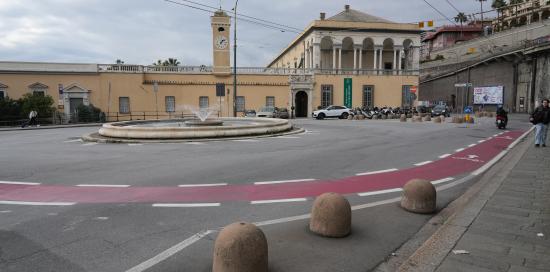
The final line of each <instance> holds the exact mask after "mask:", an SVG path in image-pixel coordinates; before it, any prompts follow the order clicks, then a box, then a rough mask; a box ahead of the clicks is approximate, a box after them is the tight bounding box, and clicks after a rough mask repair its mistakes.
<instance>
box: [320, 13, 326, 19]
mask: <svg viewBox="0 0 550 272" xmlns="http://www.w3.org/2000/svg"><path fill="white" fill-rule="evenodd" d="M325 15H326V14H325V13H324V12H321V20H324V19H325Z"/></svg>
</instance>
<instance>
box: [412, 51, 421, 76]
mask: <svg viewBox="0 0 550 272" xmlns="http://www.w3.org/2000/svg"><path fill="white" fill-rule="evenodd" d="M412 54H413V56H412V67H411V68H412V69H413V70H418V69H419V68H420V47H419V46H415V47H413V48H412Z"/></svg>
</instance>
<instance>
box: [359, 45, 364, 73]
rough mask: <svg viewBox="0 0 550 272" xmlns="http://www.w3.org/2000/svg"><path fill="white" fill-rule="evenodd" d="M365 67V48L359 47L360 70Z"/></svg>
mask: <svg viewBox="0 0 550 272" xmlns="http://www.w3.org/2000/svg"><path fill="white" fill-rule="evenodd" d="M361 69H363V48H360V49H359V70H361Z"/></svg>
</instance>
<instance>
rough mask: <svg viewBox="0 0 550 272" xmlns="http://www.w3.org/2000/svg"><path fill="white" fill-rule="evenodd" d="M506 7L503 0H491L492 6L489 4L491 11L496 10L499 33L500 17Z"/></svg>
mask: <svg viewBox="0 0 550 272" xmlns="http://www.w3.org/2000/svg"><path fill="white" fill-rule="evenodd" d="M505 6H506V1H505V0H493V4H491V7H492V8H493V9H496V10H497V21H498V30H499V31H500V30H501V27H502V26H501V25H502V22H501V20H500V19H501V15H502V11H503V10H504V7H505Z"/></svg>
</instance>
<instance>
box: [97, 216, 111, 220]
mask: <svg viewBox="0 0 550 272" xmlns="http://www.w3.org/2000/svg"><path fill="white" fill-rule="evenodd" d="M94 219H95V220H108V219H109V217H103V216H100V217H96V218H94Z"/></svg>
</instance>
